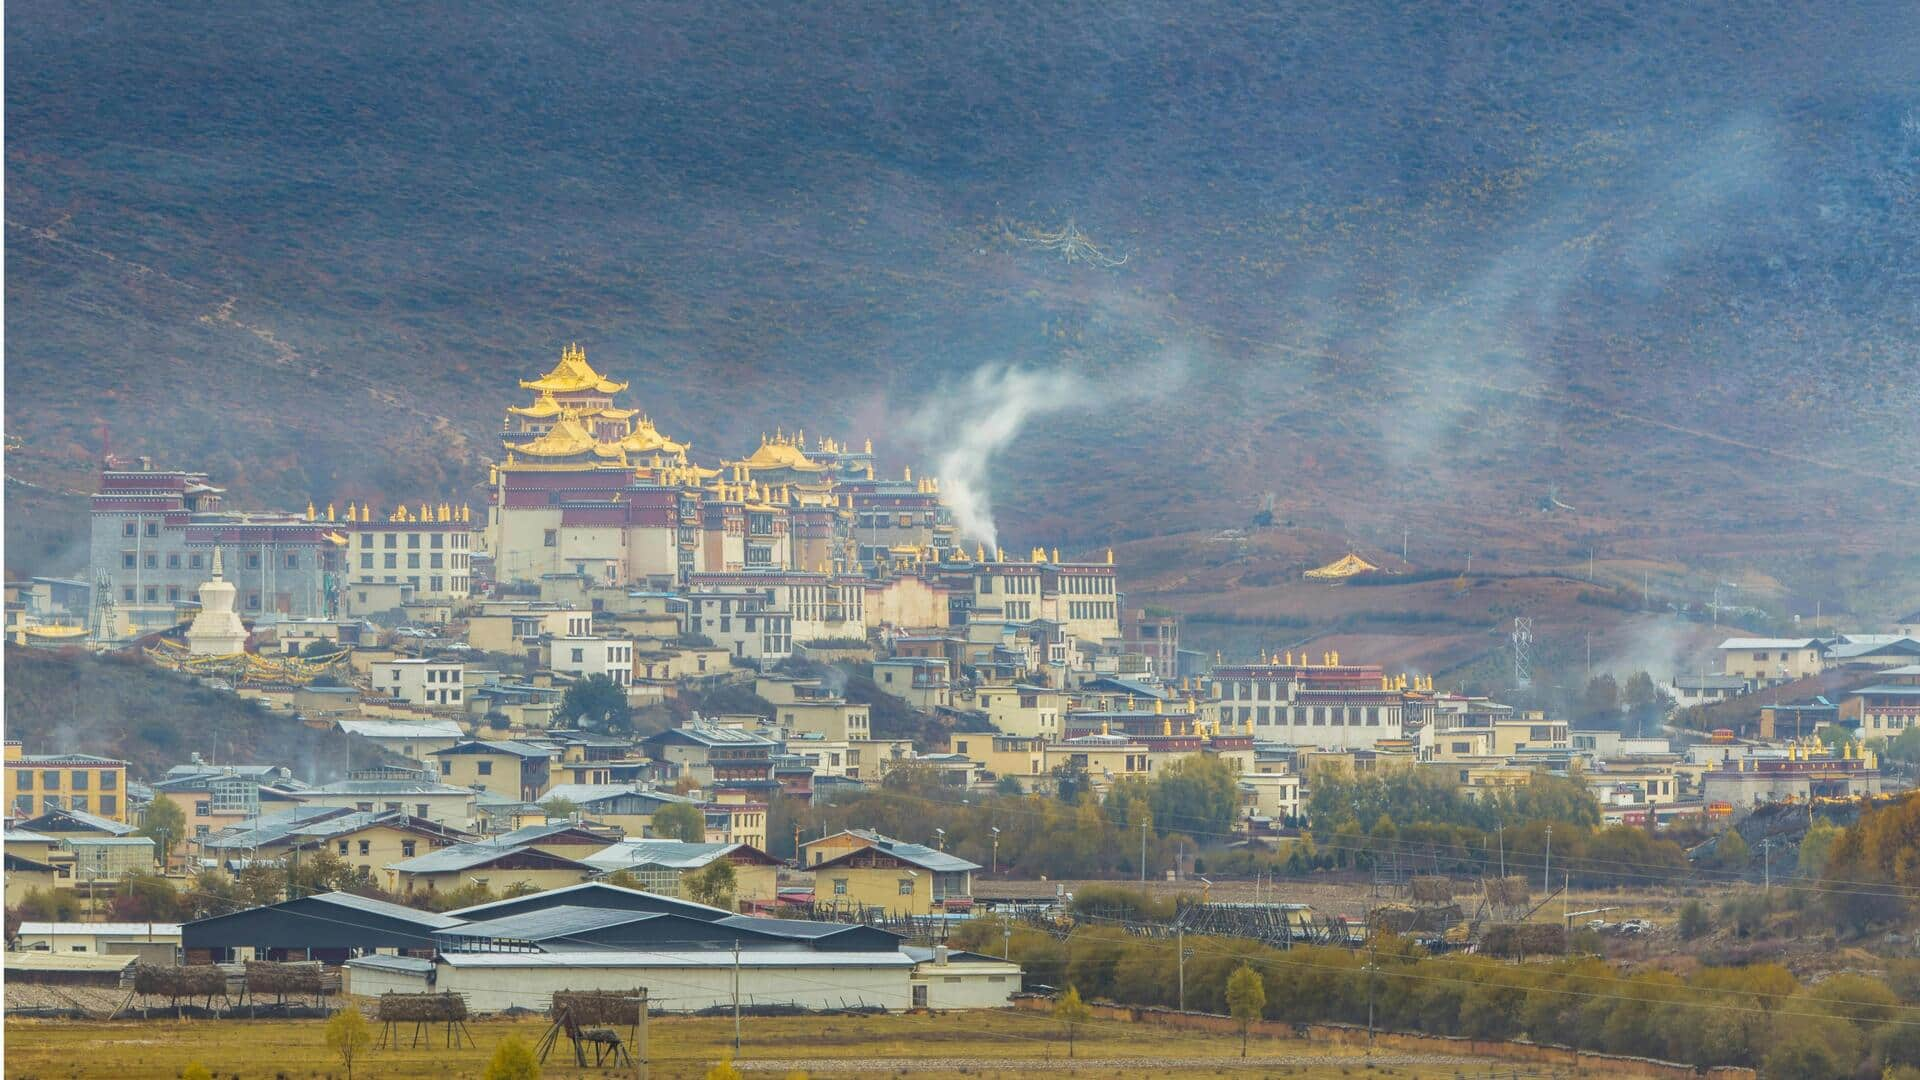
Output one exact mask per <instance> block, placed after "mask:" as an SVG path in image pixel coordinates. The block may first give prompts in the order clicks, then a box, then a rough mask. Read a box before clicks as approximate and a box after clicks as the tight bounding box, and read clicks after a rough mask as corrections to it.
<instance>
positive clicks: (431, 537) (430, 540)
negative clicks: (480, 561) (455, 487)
mask: <svg viewBox="0 0 1920 1080" xmlns="http://www.w3.org/2000/svg"><path fill="white" fill-rule="evenodd" d="M548 531H549V532H551V531H552V530H548ZM422 535H425V536H426V537H427V544H426V546H427V547H430V548H434V549H436V550H438V549H440V548H464V547H466V546H467V534H466V533H463V532H457V533H451V534H449V533H425V534H422V533H417V532H410V533H408V534H407V547H408V548H409V549H418V548H419V547H420V537H421V536H422ZM449 535H451V536H452V537H453V539H451V540H449V539H447V537H448V536H449ZM381 538H382V539H381V542H380V546H381V547H384V548H397V547H399V546H400V534H399V533H382V534H381ZM360 546H361V547H363V548H370V547H372V546H374V545H373V534H372V533H370V532H363V533H361V534H360ZM549 546H551V545H549Z"/></svg>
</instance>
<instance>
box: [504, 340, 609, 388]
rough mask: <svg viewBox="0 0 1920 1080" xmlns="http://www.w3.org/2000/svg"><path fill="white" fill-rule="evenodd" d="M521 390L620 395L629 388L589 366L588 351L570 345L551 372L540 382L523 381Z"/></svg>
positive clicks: (541, 378)
mask: <svg viewBox="0 0 1920 1080" xmlns="http://www.w3.org/2000/svg"><path fill="white" fill-rule="evenodd" d="M520 385H521V387H522V388H524V389H527V390H539V391H542V392H543V393H559V394H569V393H579V392H580V391H582V390H595V391H598V392H600V393H602V394H617V393H619V392H620V391H622V390H625V389H626V388H627V384H626V383H623V382H614V381H613V380H612V379H609V378H607V377H606V376H604V375H601V374H600V373H599V372H597V371H595V370H593V368H591V367H589V366H588V365H587V350H585V349H583V348H581V347H580V345H579V343H578V342H575V343H574V344H572V345H568V346H567V347H566V349H565V350H563V351H562V352H561V353H560V362H559V363H558V364H555V365H554V367H553V370H552V371H549V372H547V373H546V374H545V375H542V376H540V377H539V378H537V379H522V380H520Z"/></svg>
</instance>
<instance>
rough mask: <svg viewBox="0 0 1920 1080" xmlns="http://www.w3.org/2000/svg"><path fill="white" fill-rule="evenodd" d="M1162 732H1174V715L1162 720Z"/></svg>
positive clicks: (1166, 733)
mask: <svg viewBox="0 0 1920 1080" xmlns="http://www.w3.org/2000/svg"><path fill="white" fill-rule="evenodd" d="M1160 734H1162V735H1171V734H1173V717H1171V716H1169V717H1167V718H1166V719H1165V720H1162V721H1160Z"/></svg>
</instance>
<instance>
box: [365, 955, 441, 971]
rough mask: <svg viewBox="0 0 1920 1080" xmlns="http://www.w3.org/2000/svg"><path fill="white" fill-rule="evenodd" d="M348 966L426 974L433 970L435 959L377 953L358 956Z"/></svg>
mask: <svg viewBox="0 0 1920 1080" xmlns="http://www.w3.org/2000/svg"><path fill="white" fill-rule="evenodd" d="M347 966H348V967H359V968H372V969H373V970H375V971H398V972H401V973H403V974H407V975H425V974H427V973H429V972H431V971H432V970H433V961H431V960H422V959H421V958H420V957H417V956H387V955H384V954H382V953H375V954H373V955H372V956H356V957H354V958H353V959H351V960H349V961H347Z"/></svg>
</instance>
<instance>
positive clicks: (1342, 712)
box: [1221, 705, 1380, 727]
mask: <svg viewBox="0 0 1920 1080" xmlns="http://www.w3.org/2000/svg"><path fill="white" fill-rule="evenodd" d="M1221 711H1222V712H1232V710H1231V709H1222V710H1221ZM1248 720H1252V721H1253V722H1254V723H1256V724H1295V725H1305V724H1308V723H1309V722H1310V723H1312V725H1313V726H1314V727H1326V726H1329V725H1331V726H1333V727H1360V726H1362V724H1363V723H1364V724H1365V726H1367V727H1379V726H1380V707H1379V706H1377V705H1372V706H1368V707H1367V708H1366V709H1364V710H1362V709H1360V708H1359V707H1357V706H1353V705H1349V706H1346V707H1345V708H1342V707H1340V706H1337V705H1335V706H1331V707H1330V706H1326V705H1315V706H1312V707H1311V708H1309V707H1307V706H1302V705H1296V706H1293V707H1292V708H1288V707H1287V706H1285V705H1278V706H1267V705H1262V706H1260V707H1259V708H1258V709H1254V708H1250V707H1248V706H1245V705H1243V706H1241V707H1240V722H1241V723H1245V722H1247V721H1248Z"/></svg>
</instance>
